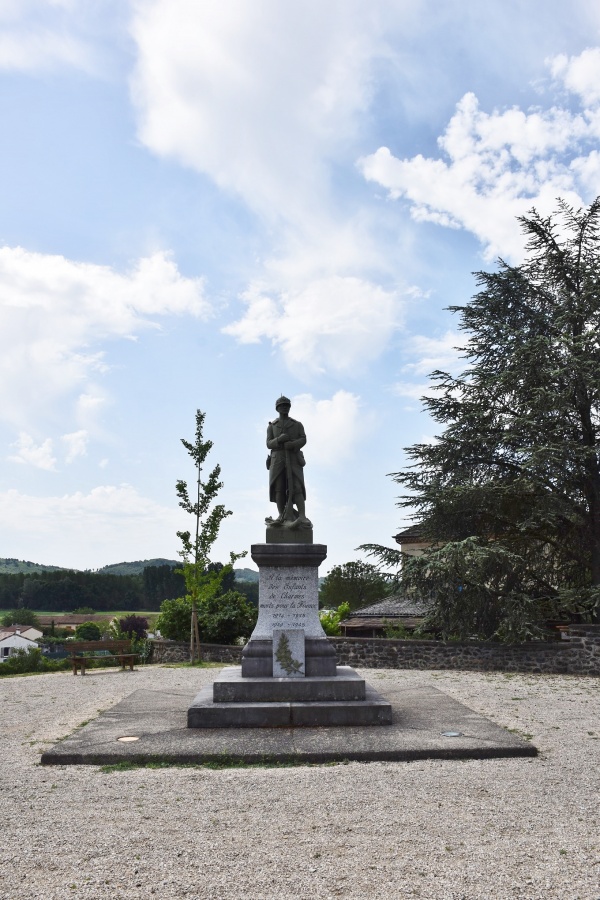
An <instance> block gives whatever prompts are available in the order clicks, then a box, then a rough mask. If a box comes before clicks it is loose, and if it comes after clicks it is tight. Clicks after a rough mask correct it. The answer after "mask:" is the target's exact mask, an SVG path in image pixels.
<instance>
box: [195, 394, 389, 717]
mask: <svg viewBox="0 0 600 900" xmlns="http://www.w3.org/2000/svg"><path fill="white" fill-rule="evenodd" d="M290 406H291V403H290V401H289V400H288V398H287V397H283V396H282V397H279V399H278V400H277V402H276V404H275V408H276V410H277V413H278V416H277V418H276V419H274V420H273V421H272V422H270V423H269V426H268V428H267V447H268V449H269V451H270V452H269V456H268V458H267V468H268V472H269V497H270V500H271V501H272V502H274V503H276V504H277V512H278V515H277V516H276V517H274V518H271V517H269V518H268V519H266V523H265V524H266V540H265V542H264V543H262V544H253V545H252V549H251V554H252V559H253V560H254V562H255V563H256V564H257V566H258V571H259V595H258V621H257V623H256V627H255V629H254V632H253V633H252V636H251V637H250V640H249V641H248V643H247V644H246V646H245V647H244V650H243V652H242V664H241V666H236V667H230V668H226V669H223V671H222V672H221V673H220V675H219V676H218V678H217V679H216V680H215V682H214V684H213V685H208V686H207V687H205V688H203V690H201V691H200V693H199V694H198V695H197V697H196V698H195V700H194V702H193V704H192V705H191V706H190V708H189V710H188V727H189V728H218V727H232V726H242V727H254V728H257V727H294V726H328V725H329V726H333V725H337V726H339V725H391V722H392V707H391V705H390V703H389V702H388V701H387V700H385V699H384V698H383V697H382V696H381V695H380V694H378V693H377V692H376V691H375V690H373V688H371V687H370V686H368V685H367V684H366V683H365V680H364V679H363V678H361V677H360V676H359V675H358V674H357V673H356V672H355V671H354V669H351V668H350V667H349V666H338V665H337V663H336V657H335V650H334V649H333V646H332V645H331V643H330V641H329V640H328V639H327V636H326V635H325V632H324V631H323V628H322V627H321V623H320V621H319V598H318V570H319V565H320V564H321V563H322V562H323V561H324V560H325V558H326V556H327V547H326V546H325V544H315V543H313V527H312V523H311V522H310V520H309V519H307V517H306V510H305V500H306V488H305V484H304V464H305V460H304V453H303V447H304V445H305V444H306V435H305V433H304V428H303V426H302V423H301V422H298V421H296V420H295V419H293V418H292V417H291V416H290V414H289V413H290Z"/></svg>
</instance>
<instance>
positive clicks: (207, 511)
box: [159, 409, 246, 662]
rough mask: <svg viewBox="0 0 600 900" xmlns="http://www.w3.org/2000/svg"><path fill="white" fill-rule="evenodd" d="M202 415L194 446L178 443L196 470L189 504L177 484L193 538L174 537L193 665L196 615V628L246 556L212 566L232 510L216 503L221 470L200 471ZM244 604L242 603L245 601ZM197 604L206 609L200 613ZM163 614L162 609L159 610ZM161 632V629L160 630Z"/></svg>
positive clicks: (205, 449) (204, 446) (184, 488)
mask: <svg viewBox="0 0 600 900" xmlns="http://www.w3.org/2000/svg"><path fill="white" fill-rule="evenodd" d="M204 419H205V413H203V412H202V411H201V410H199V409H198V410H196V436H195V441H194V443H193V444H192V443H190V442H189V441H186V440H185V438H182V439H181V443H182V444H183V446H184V447H185V449H186V450H187V452H188V454H189V456H190V457H191V458H192V460H193V461H194V465H195V468H196V474H197V480H196V497H195V500H192V499H191V497H190V491H189V488H188V485H187V482H186V481H182V480H179V481H177V483H176V491H177V496H178V497H179V505H180V507H181V508H182V509H184V510H185V511H186V512H187V513H189V514H190V515H191V516H193V518H194V524H195V534H194V536H193V537H192V534H191V532H189V531H178V532H177V536H178V537H179V539H180V540H181V544H182V549H181V551H180V556H181V558H182V560H183V564H182V567H181V570H179V571H181V574H182V575H183V577H184V580H185V586H186V589H187V595H188V597H189V599H190V602H191V607H190V625H191V645H190V646H191V657H192V662H193V661H194V658H195V656H196V654H197V652H198V648H197V647H196V644H197V636H196V635H195V634H194V617H195V616H196V614H197V617H198V624H199V625H200V620H201V619H202V617H203V616H206V615H208V612H207V610H208V607H209V606H210V605H211V604H212V603H214V600H215V598H216V597H218V596H223V588H224V585H225V584H226V583H227V580H228V579H229V582H230V584H231V585H233V583H234V580H235V576H234V574H233V565H234V563H235V561H236V560H238V559H241V558H242V557H244V556H245V555H246V552H245V551H244V552H243V553H230V560H229V564H228V565H226V566H223V565H222V564H221V563H217V564H214V563H211V561H210V553H211V550H212V548H213V545H214V543H215V541H216V540H217V537H218V536H219V529H220V527H221V523H222V522H223V519H225V518H227V516H230V515H231V514H232V513H231V510H230V509H225V506H224V505H223V504H222V503H215V500H216V498H217V495H218V493H219V491H220V490H221V488H222V487H223V482H222V481H220V477H221V467H220V466H219V465H218V464H217V465H216V466H215V467H214V469H212V471H211V472H209V474H208V477H207V478H205V479H204V480H203V478H202V471H203V467H204V463H205V462H206V458H207V456H208V454H209V453H210V451H211V449H212V446H213V442H212V441H205V440H204ZM244 603H245V600H244ZM199 604H200V605H202V606H204V607H206V608H204V609H200V608H198V607H199ZM161 610H162V607H161ZM159 628H160V625H159ZM161 632H162V629H161Z"/></svg>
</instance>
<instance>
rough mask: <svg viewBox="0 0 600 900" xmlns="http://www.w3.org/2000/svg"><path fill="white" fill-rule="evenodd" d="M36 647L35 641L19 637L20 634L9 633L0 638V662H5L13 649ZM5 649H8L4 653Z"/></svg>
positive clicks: (31, 648) (33, 648)
mask: <svg viewBox="0 0 600 900" xmlns="http://www.w3.org/2000/svg"><path fill="white" fill-rule="evenodd" d="M36 648H37V644H36V643H35V641H30V640H28V639H27V638H24V637H21V635H20V634H11V635H9V637H6V638H4V639H3V640H0V662H5V661H6V660H7V659H8V658H9V657H10V656H12V654H13V653H14V652H15V650H35V649H36ZM6 650H8V654H6Z"/></svg>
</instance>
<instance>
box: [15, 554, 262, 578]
mask: <svg viewBox="0 0 600 900" xmlns="http://www.w3.org/2000/svg"><path fill="white" fill-rule="evenodd" d="M180 565H181V560H180V559H163V558H162V557H160V558H158V559H138V560H135V562H120V563H112V564H111V565H108V566H103V567H102V568H101V569H98V574H99V575H141V574H142V572H143V571H144V569H145V568H147V567H148V566H180ZM60 571H62V572H72V571H77V570H73V569H68V568H66V567H65V566H44V565H42V563H35V562H29V561H28V560H25V559H10V558H8V557H7V558H5V559H2V558H1V557H0V574H2V575H4V574H6V575H16V574H18V573H19V572H23V573H24V574H25V575H35V574H36V572H60ZM234 572H235V577H236V579H237V581H252V582H255V581H258V572H255V571H254V569H234Z"/></svg>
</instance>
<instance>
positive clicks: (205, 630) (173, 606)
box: [156, 591, 258, 644]
mask: <svg viewBox="0 0 600 900" xmlns="http://www.w3.org/2000/svg"><path fill="white" fill-rule="evenodd" d="M191 614H192V600H191V597H190V596H189V595H188V596H187V597H178V598H176V599H174V600H165V601H164V603H163V604H162V607H161V611H160V614H159V616H158V617H157V620H156V627H157V629H158V630H159V631H160V633H161V635H162V636H163V637H164V638H167V639H168V640H172V641H185V640H187V639H188V638H189V634H190V616H191ZM257 615H258V613H257V610H256V607H254V606H252V604H251V603H248V601H247V599H246V598H245V597H244V595H243V594H240V593H238V592H237V591H226V592H225V593H223V594H214V595H213V596H211V597H204V598H203V600H202V601H201V602H200V603H199V605H198V628H199V631H200V637H201V639H202V640H203V641H205V642H206V643H212V644H234V643H235V642H236V641H237V640H238V639H240V638H248V637H250V634H251V633H252V630H253V628H254V626H255V624H256V619H257Z"/></svg>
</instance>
